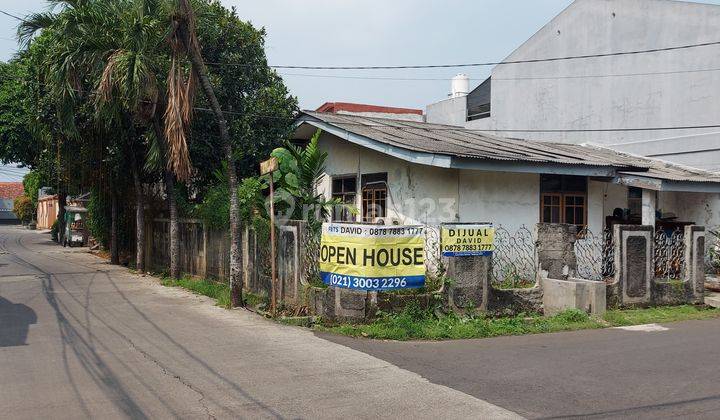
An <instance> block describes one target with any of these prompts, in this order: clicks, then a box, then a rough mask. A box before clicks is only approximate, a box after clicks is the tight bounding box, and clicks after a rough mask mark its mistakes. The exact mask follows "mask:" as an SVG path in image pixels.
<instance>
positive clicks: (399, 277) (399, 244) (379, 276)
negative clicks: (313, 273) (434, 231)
mask: <svg viewBox="0 0 720 420" xmlns="http://www.w3.org/2000/svg"><path fill="white" fill-rule="evenodd" d="M320 275H321V277H322V280H323V282H324V283H325V284H327V285H329V286H333V287H342V288H347V289H358V290H367V291H382V290H393V289H407V288H419V287H423V286H424V285H425V228H424V227H423V226H376V225H345V224H330V223H326V224H323V232H322V241H321V245H320Z"/></svg>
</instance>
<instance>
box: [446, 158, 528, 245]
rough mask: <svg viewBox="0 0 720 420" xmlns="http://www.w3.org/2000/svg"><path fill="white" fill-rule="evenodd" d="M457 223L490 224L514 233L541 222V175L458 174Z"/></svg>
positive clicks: (466, 171) (477, 172)
mask: <svg viewBox="0 0 720 420" xmlns="http://www.w3.org/2000/svg"><path fill="white" fill-rule="evenodd" d="M459 178H460V184H459V185H460V221H461V222H484V221H487V222H493V223H495V224H496V225H502V226H503V227H505V228H506V229H507V230H509V231H511V232H514V231H515V230H517V229H518V228H520V227H521V226H522V225H525V226H526V227H528V228H530V229H533V228H534V225H535V224H536V223H537V222H538V221H539V219H540V175H538V174H521V173H505V172H481V171H469V170H461V171H460V174H459Z"/></svg>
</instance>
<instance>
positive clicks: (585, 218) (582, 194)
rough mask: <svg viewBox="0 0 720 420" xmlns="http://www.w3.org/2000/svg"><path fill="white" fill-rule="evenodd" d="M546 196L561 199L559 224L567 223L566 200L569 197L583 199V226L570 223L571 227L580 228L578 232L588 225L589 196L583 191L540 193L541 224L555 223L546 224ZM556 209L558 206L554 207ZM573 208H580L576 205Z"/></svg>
mask: <svg viewBox="0 0 720 420" xmlns="http://www.w3.org/2000/svg"><path fill="white" fill-rule="evenodd" d="M546 196H552V197H560V222H559V223H563V224H564V223H567V222H566V220H565V210H566V202H565V200H566V198H567V197H582V198H583V206H582V207H583V222H584V223H583V224H576V223H569V224H571V225H575V226H577V227H578V232H579V231H580V230H582V229H584V228H586V227H587V225H588V195H587V193H585V192H582V191H563V192H543V193H540V222H541V223H553V222H546V221H545V220H544V218H543V216H544V210H545V197H546ZM552 207H556V206H552ZM572 207H573V208H576V207H579V206H576V205H573V206H572Z"/></svg>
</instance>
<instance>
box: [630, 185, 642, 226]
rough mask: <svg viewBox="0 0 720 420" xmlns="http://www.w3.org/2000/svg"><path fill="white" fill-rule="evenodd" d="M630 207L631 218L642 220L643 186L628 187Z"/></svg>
mask: <svg viewBox="0 0 720 420" xmlns="http://www.w3.org/2000/svg"><path fill="white" fill-rule="evenodd" d="M628 209H629V213H630V220H640V219H641V218H642V188H637V187H629V188H628Z"/></svg>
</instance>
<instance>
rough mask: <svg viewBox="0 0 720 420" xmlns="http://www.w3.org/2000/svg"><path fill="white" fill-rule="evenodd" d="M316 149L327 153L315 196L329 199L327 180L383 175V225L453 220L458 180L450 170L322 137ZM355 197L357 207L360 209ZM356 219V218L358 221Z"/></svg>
mask: <svg viewBox="0 0 720 420" xmlns="http://www.w3.org/2000/svg"><path fill="white" fill-rule="evenodd" d="M320 147H321V148H322V149H323V150H325V151H327V152H328V155H329V158H328V160H327V164H326V168H325V169H326V174H328V175H329V176H326V177H324V179H323V181H322V183H321V185H320V187H319V192H320V193H322V194H324V195H325V196H326V197H330V195H331V178H330V177H331V176H339V175H356V176H357V177H358V180H359V179H360V176H359V175H360V174H370V173H382V172H387V177H388V186H389V194H388V199H387V207H388V208H387V216H388V217H386V218H385V222H386V224H392V223H393V221H397V222H398V223H399V224H414V223H428V224H437V223H441V222H449V221H454V220H457V217H458V205H457V203H458V177H457V171H456V170H452V169H442V168H435V167H431V166H425V165H416V164H412V163H409V162H405V161H403V160H400V159H396V158H393V157H390V156H387V155H385V154H382V153H379V152H375V151H373V150H369V149H366V148H362V147H359V146H356V145H353V144H351V143H348V142H346V141H343V140H340V139H338V138H336V137H334V136H332V135H330V134H327V133H323V135H322V137H321V138H320ZM359 200H360V196H359V194H358V201H357V204H356V205H357V207H358V208H360V201H359ZM359 218H360V217H358V220H359Z"/></svg>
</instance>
